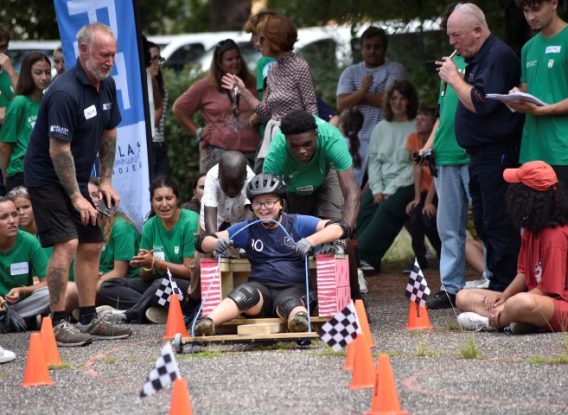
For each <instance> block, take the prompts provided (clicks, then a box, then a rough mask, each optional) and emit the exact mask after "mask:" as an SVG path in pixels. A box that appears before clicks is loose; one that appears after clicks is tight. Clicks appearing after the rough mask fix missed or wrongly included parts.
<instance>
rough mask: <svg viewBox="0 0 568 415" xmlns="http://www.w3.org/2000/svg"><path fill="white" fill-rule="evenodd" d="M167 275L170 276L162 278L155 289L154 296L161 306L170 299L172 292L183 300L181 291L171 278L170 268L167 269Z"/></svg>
mask: <svg viewBox="0 0 568 415" xmlns="http://www.w3.org/2000/svg"><path fill="white" fill-rule="evenodd" d="M168 276H169V277H170V278H162V283H161V284H160V286H159V287H158V289H157V290H156V297H158V298H159V300H158V304H160V305H161V306H164V305H166V303H167V302H168V301H170V295H172V293H174V294H177V296H178V298H179V300H180V301H183V293H182V292H181V290H180V289H179V287H178V286H177V284H176V282H175V281H174V280H173V279H172V278H171V274H170V270H168Z"/></svg>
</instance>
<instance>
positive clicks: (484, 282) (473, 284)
mask: <svg viewBox="0 0 568 415" xmlns="http://www.w3.org/2000/svg"><path fill="white" fill-rule="evenodd" d="M464 288H489V278H480V279H478V280H473V281H466V282H465V285H464Z"/></svg>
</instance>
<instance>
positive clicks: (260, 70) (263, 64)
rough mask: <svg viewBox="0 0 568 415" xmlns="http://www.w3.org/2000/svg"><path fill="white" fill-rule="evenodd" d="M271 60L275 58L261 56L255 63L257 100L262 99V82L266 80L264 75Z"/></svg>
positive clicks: (273, 60)
mask: <svg viewBox="0 0 568 415" xmlns="http://www.w3.org/2000/svg"><path fill="white" fill-rule="evenodd" d="M272 62H276V59H274V58H270V57H267V56H263V57H262V58H260V59H259V60H258V62H257V64H256V91H257V92H258V100H259V101H262V95H263V93H264V84H265V82H266V77H267V76H268V69H269V68H270V66H271V65H269V64H270V63H272Z"/></svg>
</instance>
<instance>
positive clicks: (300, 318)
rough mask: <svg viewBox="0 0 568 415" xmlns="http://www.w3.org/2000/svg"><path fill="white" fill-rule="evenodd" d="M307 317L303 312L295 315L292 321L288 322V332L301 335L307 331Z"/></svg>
mask: <svg viewBox="0 0 568 415" xmlns="http://www.w3.org/2000/svg"><path fill="white" fill-rule="evenodd" d="M308 329H309V324H308V315H307V314H306V313H305V312H304V311H300V312H298V313H296V315H295V316H294V318H293V319H290V320H288V331H290V332H294V333H301V332H305V331H308Z"/></svg>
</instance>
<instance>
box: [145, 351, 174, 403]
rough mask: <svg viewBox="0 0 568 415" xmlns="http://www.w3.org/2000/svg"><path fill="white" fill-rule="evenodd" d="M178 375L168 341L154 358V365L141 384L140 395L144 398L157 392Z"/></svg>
mask: <svg viewBox="0 0 568 415" xmlns="http://www.w3.org/2000/svg"><path fill="white" fill-rule="evenodd" d="M179 377H181V375H180V373H179V369H178V365H177V362H176V358H175V357H174V352H173V350H172V345H171V343H170V342H168V343H166V345H165V346H164V347H162V351H161V353H160V357H158V359H157V360H156V367H154V369H152V371H151V372H150V374H149V375H148V379H146V382H145V383H144V386H142V389H141V390H140V397H141V398H144V397H146V396H148V395H152V394H154V393H156V392H158V391H159V390H161V389H163V388H164V387H166V386H168V385H169V384H171V383H173V381H174V380H176V379H177V378H179Z"/></svg>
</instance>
